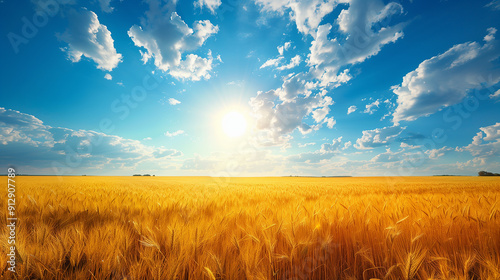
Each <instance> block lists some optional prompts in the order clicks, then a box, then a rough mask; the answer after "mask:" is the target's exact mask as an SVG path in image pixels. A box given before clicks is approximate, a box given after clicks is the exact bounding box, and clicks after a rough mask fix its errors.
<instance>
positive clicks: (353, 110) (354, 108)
mask: <svg viewBox="0 0 500 280" xmlns="http://www.w3.org/2000/svg"><path fill="white" fill-rule="evenodd" d="M357 109H358V107H356V106H355V105H352V106H349V108H347V114H348V115H349V114H351V113H354V112H356V110H357Z"/></svg>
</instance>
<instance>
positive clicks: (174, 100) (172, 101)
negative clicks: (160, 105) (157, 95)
mask: <svg viewBox="0 0 500 280" xmlns="http://www.w3.org/2000/svg"><path fill="white" fill-rule="evenodd" d="M168 104H170V105H174V106H175V105H178V104H181V102H180V101H179V100H177V99H175V98H169V99H168Z"/></svg>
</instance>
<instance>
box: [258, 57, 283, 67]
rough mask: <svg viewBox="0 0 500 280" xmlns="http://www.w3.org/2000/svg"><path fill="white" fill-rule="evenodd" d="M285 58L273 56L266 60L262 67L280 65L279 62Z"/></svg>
mask: <svg viewBox="0 0 500 280" xmlns="http://www.w3.org/2000/svg"><path fill="white" fill-rule="evenodd" d="M283 59H284V57H282V56H279V57H277V58H271V59H268V60H267V61H266V62H264V63H263V64H262V65H261V66H260V69H262V68H266V67H270V66H278V65H279V63H280V62H281V61H282V60H283Z"/></svg>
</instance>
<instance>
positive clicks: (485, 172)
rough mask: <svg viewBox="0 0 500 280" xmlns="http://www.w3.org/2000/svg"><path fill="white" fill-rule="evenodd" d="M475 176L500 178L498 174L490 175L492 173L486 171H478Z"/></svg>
mask: <svg viewBox="0 0 500 280" xmlns="http://www.w3.org/2000/svg"><path fill="white" fill-rule="evenodd" d="M477 174H478V175H479V176H500V174H498V173H492V172H488V171H479V172H478V173H477Z"/></svg>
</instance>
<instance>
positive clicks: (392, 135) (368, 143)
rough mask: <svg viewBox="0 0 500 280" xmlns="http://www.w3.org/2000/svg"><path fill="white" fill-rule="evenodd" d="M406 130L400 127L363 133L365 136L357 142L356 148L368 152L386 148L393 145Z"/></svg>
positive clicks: (389, 127)
mask: <svg viewBox="0 0 500 280" xmlns="http://www.w3.org/2000/svg"><path fill="white" fill-rule="evenodd" d="M404 129H405V127H400V126H387V127H383V128H376V129H373V130H365V131H363V136H361V138H358V139H357V140H356V144H354V147H355V148H356V149H359V150H368V149H373V148H376V147H381V146H386V145H388V144H390V143H392V142H393V141H394V140H395V139H396V137H397V136H399V134H401V132H402V131H403V130H404Z"/></svg>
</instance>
